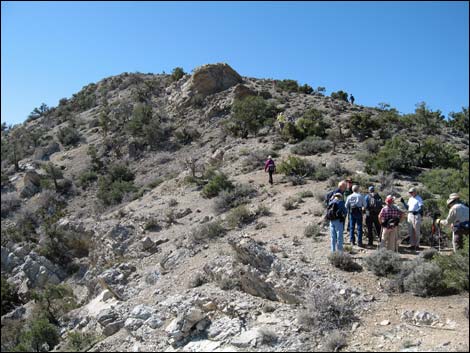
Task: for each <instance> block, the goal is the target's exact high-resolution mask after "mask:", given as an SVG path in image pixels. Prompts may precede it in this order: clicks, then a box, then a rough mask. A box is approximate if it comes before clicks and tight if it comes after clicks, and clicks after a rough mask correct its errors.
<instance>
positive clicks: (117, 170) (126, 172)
mask: <svg viewBox="0 0 470 353" xmlns="http://www.w3.org/2000/svg"><path fill="white" fill-rule="evenodd" d="M109 176H110V177H111V180H112V181H133V180H134V178H135V175H134V173H133V172H132V171H131V170H130V169H129V168H128V167H127V166H126V165H125V164H122V163H117V164H113V165H112V166H111V167H110V168H109Z"/></svg>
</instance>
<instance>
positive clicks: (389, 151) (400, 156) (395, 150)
mask: <svg viewBox="0 0 470 353" xmlns="http://www.w3.org/2000/svg"><path fill="white" fill-rule="evenodd" d="M416 165H417V149H416V147H415V146H414V145H412V144H411V143H409V142H408V141H407V140H406V139H405V138H403V137H401V136H395V137H393V138H392V139H391V140H388V141H387V142H386V143H385V146H384V147H382V148H381V149H380V151H379V153H377V154H376V155H372V156H371V157H370V158H369V159H368V160H367V163H366V171H367V172H368V173H378V172H379V171H383V172H394V171H396V172H404V173H409V172H410V171H412V170H413V169H414V168H415V166H416Z"/></svg>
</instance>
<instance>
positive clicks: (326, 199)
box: [325, 190, 335, 207]
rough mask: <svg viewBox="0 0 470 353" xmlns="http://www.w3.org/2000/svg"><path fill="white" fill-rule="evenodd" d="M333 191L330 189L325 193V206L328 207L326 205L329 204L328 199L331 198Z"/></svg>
mask: <svg viewBox="0 0 470 353" xmlns="http://www.w3.org/2000/svg"><path fill="white" fill-rule="evenodd" d="M334 193H335V190H331V191H329V192H328V193H327V194H326V195H325V206H326V207H328V205H329V204H330V201H331V199H332V198H333V195H334Z"/></svg>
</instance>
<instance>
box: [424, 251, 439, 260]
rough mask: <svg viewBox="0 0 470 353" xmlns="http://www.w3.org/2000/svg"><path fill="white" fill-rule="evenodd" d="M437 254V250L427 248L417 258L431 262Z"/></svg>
mask: <svg viewBox="0 0 470 353" xmlns="http://www.w3.org/2000/svg"><path fill="white" fill-rule="evenodd" d="M437 254H438V252H437V250H436V249H434V248H429V249H426V250H424V251H423V252H422V253H421V254H419V256H421V257H422V258H423V259H425V260H432V259H433V258H434V256H436V255H437Z"/></svg>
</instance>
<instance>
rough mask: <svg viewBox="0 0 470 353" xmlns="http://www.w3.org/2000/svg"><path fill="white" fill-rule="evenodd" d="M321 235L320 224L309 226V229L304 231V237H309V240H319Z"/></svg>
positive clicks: (306, 228)
mask: <svg viewBox="0 0 470 353" xmlns="http://www.w3.org/2000/svg"><path fill="white" fill-rule="evenodd" d="M320 235H322V234H321V231H320V227H319V226H318V224H314V223H312V224H309V225H308V226H307V227H305V230H304V236H305V237H307V238H312V237H313V238H317V237H319V236H320Z"/></svg>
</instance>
